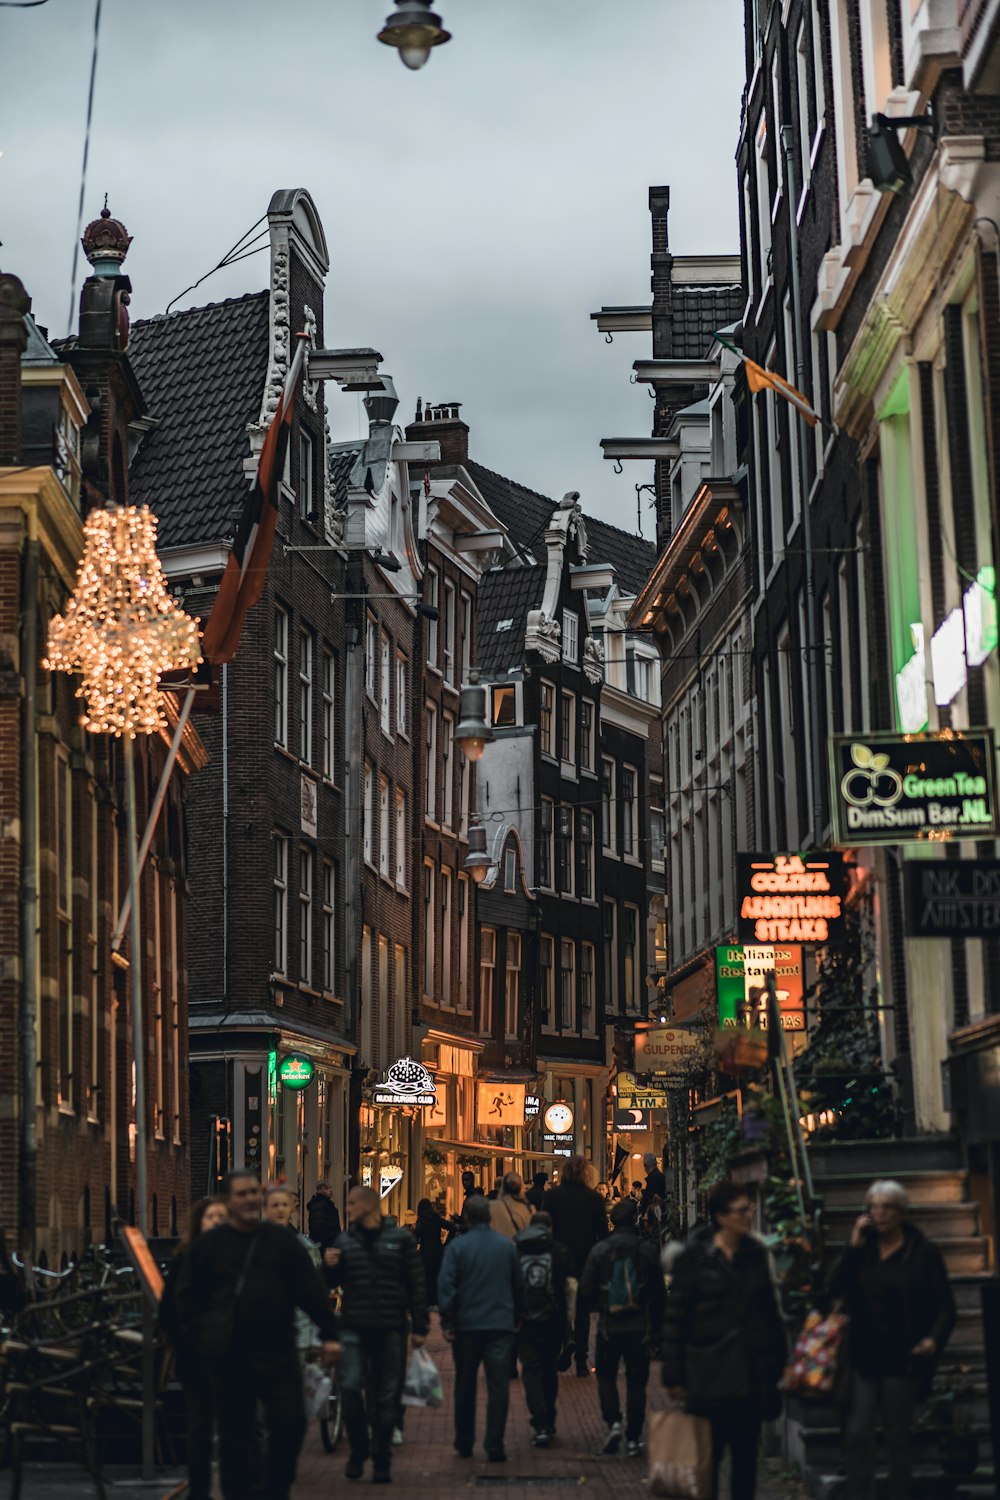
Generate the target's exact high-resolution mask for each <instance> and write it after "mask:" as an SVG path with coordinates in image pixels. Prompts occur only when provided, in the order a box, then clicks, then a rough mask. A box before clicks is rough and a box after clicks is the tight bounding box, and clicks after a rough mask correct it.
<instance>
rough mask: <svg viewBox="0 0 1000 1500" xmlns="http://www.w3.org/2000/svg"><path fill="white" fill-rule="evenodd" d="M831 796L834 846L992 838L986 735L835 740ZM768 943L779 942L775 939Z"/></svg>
mask: <svg viewBox="0 0 1000 1500" xmlns="http://www.w3.org/2000/svg"><path fill="white" fill-rule="evenodd" d="M830 793H831V809H832V813H833V830H834V838H835V840H836V842H837V843H838V844H847V845H857V844H901V843H908V842H909V841H911V840H913V839H934V840H944V839H984V838H994V837H995V836H996V834H997V831H998V822H997V802H996V746H995V744H994V740H993V732H992V730H989V729H963V730H951V729H947V730H942V731H941V732H940V733H939V734H914V735H895V734H866V735H865V736H864V738H863V739H862V738H860V737H858V738H855V737H854V736H852V735H846V734H843V735H841V734H838V735H834V736H833V737H832V738H831V740H830ZM740 935H741V936H742V935H743V933H742V929H741V933H740ZM758 937H760V935H759V934H758ZM773 940H774V941H778V942H781V941H782V940H783V939H782V937H781V936H780V935H778V936H776V937H775V939H773ZM788 940H789V941H791V937H790V936H789V939H788ZM803 941H804V940H803Z"/></svg>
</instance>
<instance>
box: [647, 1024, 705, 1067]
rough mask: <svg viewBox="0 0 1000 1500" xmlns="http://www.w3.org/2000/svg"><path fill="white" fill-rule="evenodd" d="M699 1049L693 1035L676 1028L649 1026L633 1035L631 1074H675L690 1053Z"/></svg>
mask: <svg viewBox="0 0 1000 1500" xmlns="http://www.w3.org/2000/svg"><path fill="white" fill-rule="evenodd" d="M700 1046H701V1041H700V1039H699V1038H698V1037H697V1036H695V1035H694V1033H693V1032H690V1031H683V1030H682V1029H681V1027H679V1026H651V1027H650V1028H649V1030H648V1031H637V1032H636V1034H635V1070H636V1072H637V1073H678V1072H683V1070H684V1064H685V1063H686V1062H687V1060H688V1058H689V1057H690V1056H691V1053H692V1052H697V1050H698V1048H699V1047H700Z"/></svg>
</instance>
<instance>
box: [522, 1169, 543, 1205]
mask: <svg viewBox="0 0 1000 1500" xmlns="http://www.w3.org/2000/svg"><path fill="white" fill-rule="evenodd" d="M548 1180H549V1174H548V1172H536V1173H535V1174H534V1176H533V1177H532V1179H531V1186H530V1188H529V1189H528V1191H527V1192H526V1193H525V1195H524V1197H525V1200H526V1202H528V1203H530V1204H531V1206H532V1208H533V1209H534V1210H535V1212H536V1213H537V1212H538V1211H539V1210H540V1209H543V1208H544V1207H545V1184H546V1183H547V1182H548Z"/></svg>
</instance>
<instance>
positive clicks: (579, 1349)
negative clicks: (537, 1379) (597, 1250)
mask: <svg viewBox="0 0 1000 1500" xmlns="http://www.w3.org/2000/svg"><path fill="white" fill-rule="evenodd" d="M589 1173H590V1164H589V1163H588V1162H587V1161H586V1160H585V1158H584V1157H582V1156H571V1157H570V1158H569V1160H568V1161H567V1163H566V1166H565V1168H564V1170H563V1179H562V1182H561V1183H560V1184H559V1186H558V1187H554V1188H552V1189H550V1191H549V1192H547V1193H546V1194H545V1212H546V1213H547V1214H549V1215H550V1217H551V1219H552V1234H553V1236H554V1238H555V1239H557V1240H558V1241H559V1243H560V1245H565V1246H566V1249H567V1250H568V1251H569V1260H570V1275H571V1276H573V1277H575V1278H576V1279H577V1280H579V1278H580V1276H581V1275H582V1273H583V1267H584V1265H585V1263H586V1260H587V1256H588V1255H589V1254H590V1252H591V1250H592V1249H593V1247H594V1246H595V1245H596V1244H597V1242H598V1240H603V1239H604V1238H605V1236H606V1235H607V1232H608V1218H607V1214H606V1212H605V1208H604V1202H603V1200H602V1198H601V1195H600V1193H598V1192H597V1191H596V1189H594V1188H592V1187H589V1186H588V1184H587V1177H588V1175H589ZM590 1313H591V1309H590V1308H589V1307H588V1305H587V1301H586V1299H585V1297H584V1295H583V1291H582V1288H581V1290H580V1292H579V1293H578V1295H577V1299H576V1319H575V1321H574V1325H573V1344H574V1354H575V1357H576V1373H577V1374H578V1375H589V1374H590V1366H589V1365H588V1363H587V1350H588V1346H589V1344H590Z"/></svg>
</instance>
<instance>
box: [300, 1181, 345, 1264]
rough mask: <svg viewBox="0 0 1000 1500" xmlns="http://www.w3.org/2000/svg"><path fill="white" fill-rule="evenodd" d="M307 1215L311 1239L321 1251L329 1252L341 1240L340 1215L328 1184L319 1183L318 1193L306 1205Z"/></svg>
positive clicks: (317, 1186)
mask: <svg viewBox="0 0 1000 1500" xmlns="http://www.w3.org/2000/svg"><path fill="white" fill-rule="evenodd" d="M306 1214H307V1216H308V1217H307V1223H308V1225H309V1238H310V1239H311V1240H313V1241H314V1243H315V1244H317V1245H318V1246H319V1248H320V1249H321V1250H329V1248H330V1246H331V1245H335V1244H336V1243H337V1240H338V1239H339V1238H340V1213H339V1211H338V1209H337V1205H336V1203H334V1201H333V1188H332V1187H331V1186H330V1184H329V1183H328V1182H317V1184H316V1191H315V1193H314V1194H313V1196H312V1197H311V1198H310V1199H309V1202H308V1203H307V1204H306Z"/></svg>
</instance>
